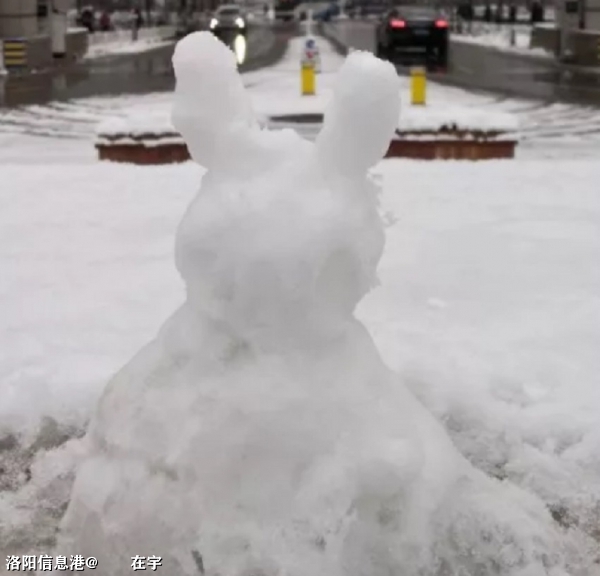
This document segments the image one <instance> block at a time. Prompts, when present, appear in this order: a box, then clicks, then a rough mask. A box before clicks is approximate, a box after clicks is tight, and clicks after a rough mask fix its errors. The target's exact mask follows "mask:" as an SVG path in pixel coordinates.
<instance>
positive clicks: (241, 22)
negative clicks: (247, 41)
mask: <svg viewBox="0 0 600 576" xmlns="http://www.w3.org/2000/svg"><path fill="white" fill-rule="evenodd" d="M235 23H236V26H237V27H238V28H243V27H244V20H242V18H239V17H238V18H236V19H235Z"/></svg>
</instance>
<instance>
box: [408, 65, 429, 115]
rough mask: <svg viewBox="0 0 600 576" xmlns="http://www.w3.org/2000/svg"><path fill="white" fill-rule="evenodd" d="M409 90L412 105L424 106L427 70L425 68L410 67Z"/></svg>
mask: <svg viewBox="0 0 600 576" xmlns="http://www.w3.org/2000/svg"><path fill="white" fill-rule="evenodd" d="M410 92H411V98H410V99H411V104H412V105H413V106H425V103H426V100H427V72H426V71H425V68H411V70H410Z"/></svg>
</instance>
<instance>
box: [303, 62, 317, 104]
mask: <svg viewBox="0 0 600 576" xmlns="http://www.w3.org/2000/svg"><path fill="white" fill-rule="evenodd" d="M300 74H301V80H302V96H312V95H314V93H315V84H316V81H315V76H316V75H315V65H314V63H312V62H302V69H301V72H300Z"/></svg>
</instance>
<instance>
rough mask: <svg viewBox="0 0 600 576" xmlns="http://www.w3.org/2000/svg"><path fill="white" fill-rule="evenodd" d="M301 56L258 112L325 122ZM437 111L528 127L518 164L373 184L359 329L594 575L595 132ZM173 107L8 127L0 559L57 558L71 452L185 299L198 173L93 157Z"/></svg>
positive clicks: (135, 106) (598, 226)
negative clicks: (176, 255) (181, 241)
mask: <svg viewBox="0 0 600 576" xmlns="http://www.w3.org/2000/svg"><path fill="white" fill-rule="evenodd" d="M298 50H299V45H298V44H293V45H292V46H291V48H290V51H289V53H288V57H287V58H286V59H285V60H284V61H283V62H282V63H281V64H279V65H278V66H276V67H274V68H272V69H269V70H263V71H258V72H253V73H250V74H247V75H245V83H246V85H247V86H248V87H250V89H251V91H252V95H253V100H254V104H255V106H256V107H257V109H258V110H259V111H260V112H262V113H264V114H275V113H288V112H294V111H297V112H307V111H322V109H323V106H324V104H325V102H326V100H327V95H328V93H329V86H330V85H331V84H330V83H331V79H332V75H331V72H333V71H335V70H336V69H337V67H338V66H339V64H340V61H341V60H340V59H339V58H338V57H337V56H336V55H334V54H333V53H332V52H330V51H329V50H326V47H322V58H323V69H324V73H323V74H321V75H320V76H319V77H318V90H319V96H317V97H315V98H311V99H306V100H304V101H301V98H299V97H298V91H299V73H298V70H297V60H298ZM403 91H404V94H405V95H407V94H408V88H407V85H406V83H405V84H404V86H403ZM429 97H430V102H431V105H432V106H438V107H443V106H460V107H463V108H465V107H473V108H477V109H478V110H489V111H490V113H493V112H497V111H504V112H511V113H514V114H516V115H517V117H518V118H519V121H520V124H521V137H522V139H523V143H522V145H521V147H520V150H519V155H518V158H517V159H516V160H514V161H489V162H482V163H475V164H473V163H468V162H418V161H403V160H393V161H392V160H390V161H384V162H382V163H381V164H380V165H379V166H378V167H377V170H376V172H378V173H379V174H380V175H381V176H382V177H383V182H384V193H383V199H382V200H383V205H384V208H385V209H386V210H387V211H389V212H390V213H392V214H393V215H395V216H396V217H397V219H398V221H397V222H396V224H395V225H394V226H392V227H390V228H389V229H388V236H387V247H386V252H385V254H384V258H383V261H382V264H381V267H380V278H381V283H382V285H381V287H379V288H377V289H376V290H375V291H373V292H372V293H371V294H370V295H369V296H368V297H367V299H366V300H365V301H363V303H362V304H361V305H360V308H359V316H360V318H361V320H363V322H364V323H365V324H366V325H367V327H368V328H369V330H370V331H371V333H372V335H373V337H374V339H375V340H376V342H377V345H378V347H379V349H380V351H381V353H382V354H383V356H384V358H385V360H386V361H387V363H388V364H389V365H390V366H391V367H392V368H394V369H395V370H397V371H398V372H399V373H400V374H401V376H402V378H403V379H404V381H405V382H406V383H407V384H408V385H409V386H410V388H411V389H412V390H413V391H414V393H415V394H416V395H417V396H419V397H420V398H421V399H422V400H423V402H424V403H425V404H426V405H427V406H428V407H429V408H430V409H431V411H432V412H433V413H434V414H435V415H436V416H438V417H439V419H440V420H441V421H442V422H443V423H444V425H445V426H446V428H447V430H448V431H449V433H450V434H451V436H452V438H453V440H454V441H455V443H456V444H457V446H458V448H459V449H460V451H461V452H462V453H463V454H465V455H466V456H467V457H468V458H469V460H471V461H472V462H474V463H475V464H476V466H478V467H479V468H481V469H483V470H485V471H486V472H488V473H489V474H490V475H493V476H495V477H497V478H502V479H506V480H507V481H510V482H514V483H516V484H517V485H519V486H521V487H523V488H525V489H526V490H528V491H530V492H532V493H534V494H536V495H537V496H538V497H539V498H541V499H542V500H543V501H544V502H545V503H546V504H547V505H548V507H549V508H550V509H551V511H552V514H553V516H554V517H555V519H556V521H557V523H559V524H560V525H561V526H563V527H565V529H567V528H568V529H569V530H570V532H571V533H572V534H574V535H575V537H576V538H577V539H578V540H579V541H580V542H581V543H583V545H586V546H589V558H597V559H598V560H599V561H600V545H599V544H598V541H599V540H600V533H599V532H598V526H600V459H599V457H600V420H599V418H598V414H599V413H600V381H599V376H598V374H600V356H599V355H598V353H597V351H598V349H600V297H599V294H600V267H599V266H598V262H600V233H599V230H600V195H599V194H598V184H597V183H598V181H600V162H599V159H600V146H599V144H600V142H599V140H600V113H597V112H595V111H593V110H590V109H585V108H578V107H575V106H567V105H553V106H547V105H544V104H542V103H537V102H527V101H517V100H512V99H500V100H499V99H496V98H494V97H491V96H482V95H475V94H469V93H466V92H464V91H461V90H458V89H452V88H446V87H440V86H430V89H429ZM405 99H406V97H405ZM170 101H171V96H170V95H151V96H146V97H122V98H110V99H89V100H82V101H76V102H71V103H66V104H57V103H54V104H51V105H48V106H42V107H39V106H38V107H30V108H24V109H19V110H11V111H5V112H1V113H0V183H1V184H0V204H1V205H2V210H1V211H0V267H1V269H2V271H3V273H2V274H1V275H0V295H1V297H0V350H2V354H0V395H1V397H2V402H1V403H0V426H1V428H0V462H1V463H2V467H3V468H4V472H3V474H2V475H0V555H2V554H10V553H15V554H21V553H24V552H26V551H30V550H35V551H37V552H38V553H40V552H41V551H43V550H44V549H47V548H46V547H47V545H48V542H50V541H51V540H52V538H53V530H54V528H55V526H56V523H57V518H58V517H59V516H60V514H61V511H62V509H63V508H62V507H63V505H64V501H65V497H66V496H65V495H66V494H67V493H68V478H69V466H70V464H69V458H71V457H73V450H75V448H74V447H73V448H72V447H70V446H69V445H68V444H67V445H66V446H63V448H62V449H58V450H57V449H55V446H56V445H59V444H61V443H62V442H63V441H64V439H65V437H67V436H69V435H73V434H75V431H76V430H82V429H83V428H84V426H85V423H86V421H87V418H88V416H89V414H90V410H91V409H92V407H93V405H94V402H95V401H96V399H97V398H98V394H99V393H100V392H101V390H102V388H103V386H104V384H105V383H106V380H107V379H108V378H109V377H110V376H111V375H112V374H113V373H114V372H115V371H116V370H118V369H119V368H120V367H121V366H122V365H123V364H124V363H125V362H126V361H127V360H128V359H129V358H131V357H132V356H133V354H135V353H136V352H137V351H138V350H139V348H140V347H141V346H142V345H144V344H145V343H146V342H147V341H148V340H149V339H151V338H152V337H153V336H154V335H155V333H156V331H157V330H158V328H159V327H160V325H161V323H162V322H163V321H164V320H165V318H166V317H167V316H168V315H169V314H170V313H172V311H173V310H174V309H175V308H176V307H177V306H178V305H179V304H180V303H181V301H182V300H183V298H184V290H183V285H182V283H181V280H180V279H179V277H178V275H177V273H176V271H175V268H174V264H173V241H174V232H175V227H176V225H177V223H178V222H179V220H180V219H181V217H182V214H183V211H184V210H185V208H186V206H187V205H188V203H189V202H190V200H191V199H192V197H193V196H194V195H195V193H196V191H197V187H198V184H199V178H200V175H201V172H202V171H201V169H200V168H199V167H197V166H195V165H193V164H191V163H188V164H185V165H178V166H160V167H134V166H126V165H112V164H108V163H98V162H97V161H96V160H95V154H94V149H93V138H94V130H95V126H96V125H97V123H98V122H99V121H101V120H103V119H106V118H108V117H110V116H113V115H115V114H122V115H127V114H129V113H130V112H131V111H133V110H136V111H137V112H143V111H144V110H148V111H157V110H160V109H161V108H165V107H167V106H169V105H170ZM44 417H49V418H52V419H53V420H54V421H55V422H58V423H59V425H58V427H56V426H54V429H53V424H52V423H51V422H49V421H48V420H46V421H44V420H43V418H44ZM41 424H43V425H44V434H43V435H41V436H43V438H45V441H46V446H44V445H43V441H42V440H43V438H42V440H41V439H40V434H39V427H40V425H41ZM48 430H50V432H49V431H48ZM11 434H17V435H20V437H19V440H18V442H20V446H21V448H19V449H16V448H14V447H11V443H12V440H11V436H10V435H11ZM48 438H50V439H48ZM44 447H47V448H49V450H47V451H45V450H44V449H43V448H44ZM32 462H34V463H33V464H32ZM61 470H62V471H63V472H64V478H61V476H60V474H57V471H61ZM29 471H30V472H31V473H32V474H33V477H32V480H31V481H30V482H27V477H28V474H29ZM57 477H58V481H57ZM65 479H66V481H65ZM135 553H138V552H137V551H132V554H135ZM139 553H141V552H139ZM2 568H4V566H0V573H2ZM590 570H592V568H590ZM592 574H593V572H591V573H590V576H592Z"/></svg>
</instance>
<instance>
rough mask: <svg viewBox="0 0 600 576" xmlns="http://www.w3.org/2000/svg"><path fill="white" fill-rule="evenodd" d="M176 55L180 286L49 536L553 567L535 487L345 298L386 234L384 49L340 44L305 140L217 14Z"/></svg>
mask: <svg viewBox="0 0 600 576" xmlns="http://www.w3.org/2000/svg"><path fill="white" fill-rule="evenodd" d="M173 62H174V66H175V72H176V76H177V88H176V91H175V102H174V107H173V123H174V125H175V127H176V128H177V129H178V130H179V131H181V133H182V134H183V136H184V138H185V140H186V142H187V143H188V146H189V149H190V151H191V154H192V157H193V159H194V160H195V161H196V162H198V163H199V164H201V165H202V166H204V167H205V168H207V170H208V171H207V173H206V174H205V176H204V178H203V181H202V187H201V189H200V192H199V194H198V196H197V197H196V199H195V200H194V201H193V202H192V204H191V205H190V207H189V209H188V211H187V213H186V215H185V216H184V218H183V221H182V223H181V225H180V228H179V230H178V233H177V239H176V264H177V267H178V270H179V272H180V274H181V276H182V277H183V279H184V281H185V283H186V288H187V299H186V302H185V303H184V304H183V305H182V306H181V308H180V309H179V310H178V311H177V312H176V313H175V314H174V315H173V316H172V317H171V318H170V319H169V320H168V321H167V322H166V323H165V325H164V326H163V328H162V329H161V331H160V332H159V334H158V336H157V337H156V339H155V340H154V341H152V342H151V343H150V344H148V345H147V346H146V347H145V348H144V349H143V350H142V351H141V352H140V353H139V354H138V355H137V356H136V357H135V358H134V359H133V360H132V361H131V362H130V363H129V364H128V365H127V366H126V367H125V368H123V369H122V370H121V371H120V372H119V373H118V374H117V375H116V376H115V377H114V378H113V380H112V381H111V382H110V383H109V385H108V387H107V389H106V391H105V392H104V395H103V396H102V398H101V400H100V403H99V406H98V409H97V411H96V413H95V415H94V417H93V419H92V422H91V424H90V427H89V431H88V434H87V436H86V438H85V439H84V442H85V449H86V457H85V459H84V461H83V462H82V464H81V465H80V467H79V469H78V473H77V478H76V481H75V485H74V488H73V493H72V498H71V502H70V505H69V508H68V510H67V512H66V514H65V517H64V519H63V523H62V531H61V537H60V539H59V546H58V548H57V551H58V553H60V554H64V553H74V554H83V555H84V556H89V555H93V556H96V557H97V558H98V559H99V566H98V569H97V570H96V572H97V573H98V574H101V575H103V576H124V575H125V574H127V575H129V574H130V572H131V558H132V557H133V556H134V555H141V556H145V557H148V556H152V555H155V556H160V557H161V558H162V566H161V567H160V568H159V569H158V570H160V571H162V572H163V573H164V574H166V575H170V576H192V575H197V574H207V575H210V576H217V575H219V576H276V575H277V576H492V575H499V576H517V575H519V576H546V575H547V574H553V575H559V574H562V575H563V576H564V574H566V572H560V571H559V569H560V567H561V566H563V564H564V558H563V554H562V549H561V542H560V537H559V534H558V533H557V532H556V531H555V530H554V528H553V526H552V522H551V519H550V517H549V515H548V513H547V512H546V510H545V509H544V507H543V506H542V505H541V504H540V503H539V502H538V501H537V500H535V499H533V498H532V497H531V498H530V497H528V496H526V495H524V494H523V493H521V492H519V491H518V490H516V489H510V488H508V487H504V486H503V485H501V484H500V483H499V482H496V481H493V480H491V479H489V478H487V477H485V476H484V475H483V474H482V473H479V472H478V471H476V470H474V469H473V468H472V467H471V466H470V465H469V464H468V463H467V462H466V461H465V460H464V459H463V458H462V457H461V455H460V454H459V453H458V452H457V451H456V449H455V447H454V446H453V444H452V443H451V442H450V440H449V438H448V436H447V435H446V433H445V431H444V430H443V428H442V427H441V426H440V425H439V424H438V423H437V422H436V420H435V419H434V418H433V417H432V416H431V415H430V414H429V413H428V412H427V410H425V408H424V407H423V406H422V405H421V404H420V403H419V402H418V401H417V400H416V399H415V398H414V397H413V396H412V395H411V394H410V393H409V392H408V390H407V389H406V388H405V387H404V386H403V385H402V383H401V382H398V379H397V378H396V377H395V375H394V374H393V373H391V372H390V371H389V370H388V369H387V368H386V367H385V366H384V364H383V363H382V361H381V359H380V357H379V355H378V352H377V350H376V349H375V347H374V345H373V342H372V340H371V338H370V336H369V334H368V333H367V332H366V330H365V329H364V327H363V326H362V325H361V324H360V323H359V322H358V321H357V320H356V319H355V318H354V316H353V311H354V308H355V306H356V304H357V303H358V302H359V300H360V299H361V298H362V297H363V296H364V295H365V294H366V293H367V292H368V291H369V289H370V288H371V287H372V286H373V285H374V284H375V282H376V267H377V264H378V261H379V259H380V257H381V254H382V250H383V246H384V227H383V225H382V221H381V218H380V216H379V213H378V207H377V198H376V195H377V188H376V186H375V185H374V184H373V183H372V182H371V181H370V180H369V178H368V177H367V171H368V169H369V168H370V167H371V166H373V165H374V164H375V163H376V162H377V161H378V160H379V159H381V158H382V156H383V155H384V154H385V151H386V148H387V146H388V144H389V140H390V138H391V136H392V134H393V132H394V128H395V126H396V122H397V120H398V117H399V84H398V82H399V81H398V78H397V75H396V72H395V70H394V69H393V67H392V66H391V65H390V64H388V63H384V62H382V61H379V60H377V59H376V58H374V57H373V56H371V55H369V54H366V53H361V52H356V53H353V54H351V55H350V56H349V57H348V58H347V59H346V62H345V63H344V65H343V66H342V68H341V70H340V71H339V73H338V78H337V84H336V86H335V91H334V95H333V99H332V101H331V103H330V105H329V107H328V109H327V111H326V115H325V121H324V126H323V129H322V131H321V133H320V135H319V136H318V139H317V141H316V143H314V144H313V143H310V142H307V141H304V140H303V139H301V138H300V137H299V136H298V135H297V134H295V133H294V132H293V131H281V132H270V131H266V130H262V129H261V128H260V127H259V126H258V125H257V123H256V120H255V118H254V117H253V114H252V110H251V106H250V102H249V98H248V96H247V94H246V92H245V90H244V87H243V85H242V81H241V78H240V76H239V75H238V73H237V70H236V64H235V58H234V56H233V54H232V53H231V52H230V51H229V50H228V49H227V48H226V47H225V46H224V45H223V44H221V43H220V42H219V41H218V40H216V39H215V38H214V37H213V36H212V35H211V34H209V33H196V34H192V35H190V36H188V37H186V38H185V39H183V40H182V41H181V42H180V43H179V44H178V46H177V48H176V51H175V55H174V58H173ZM174 184H175V183H174Z"/></svg>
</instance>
